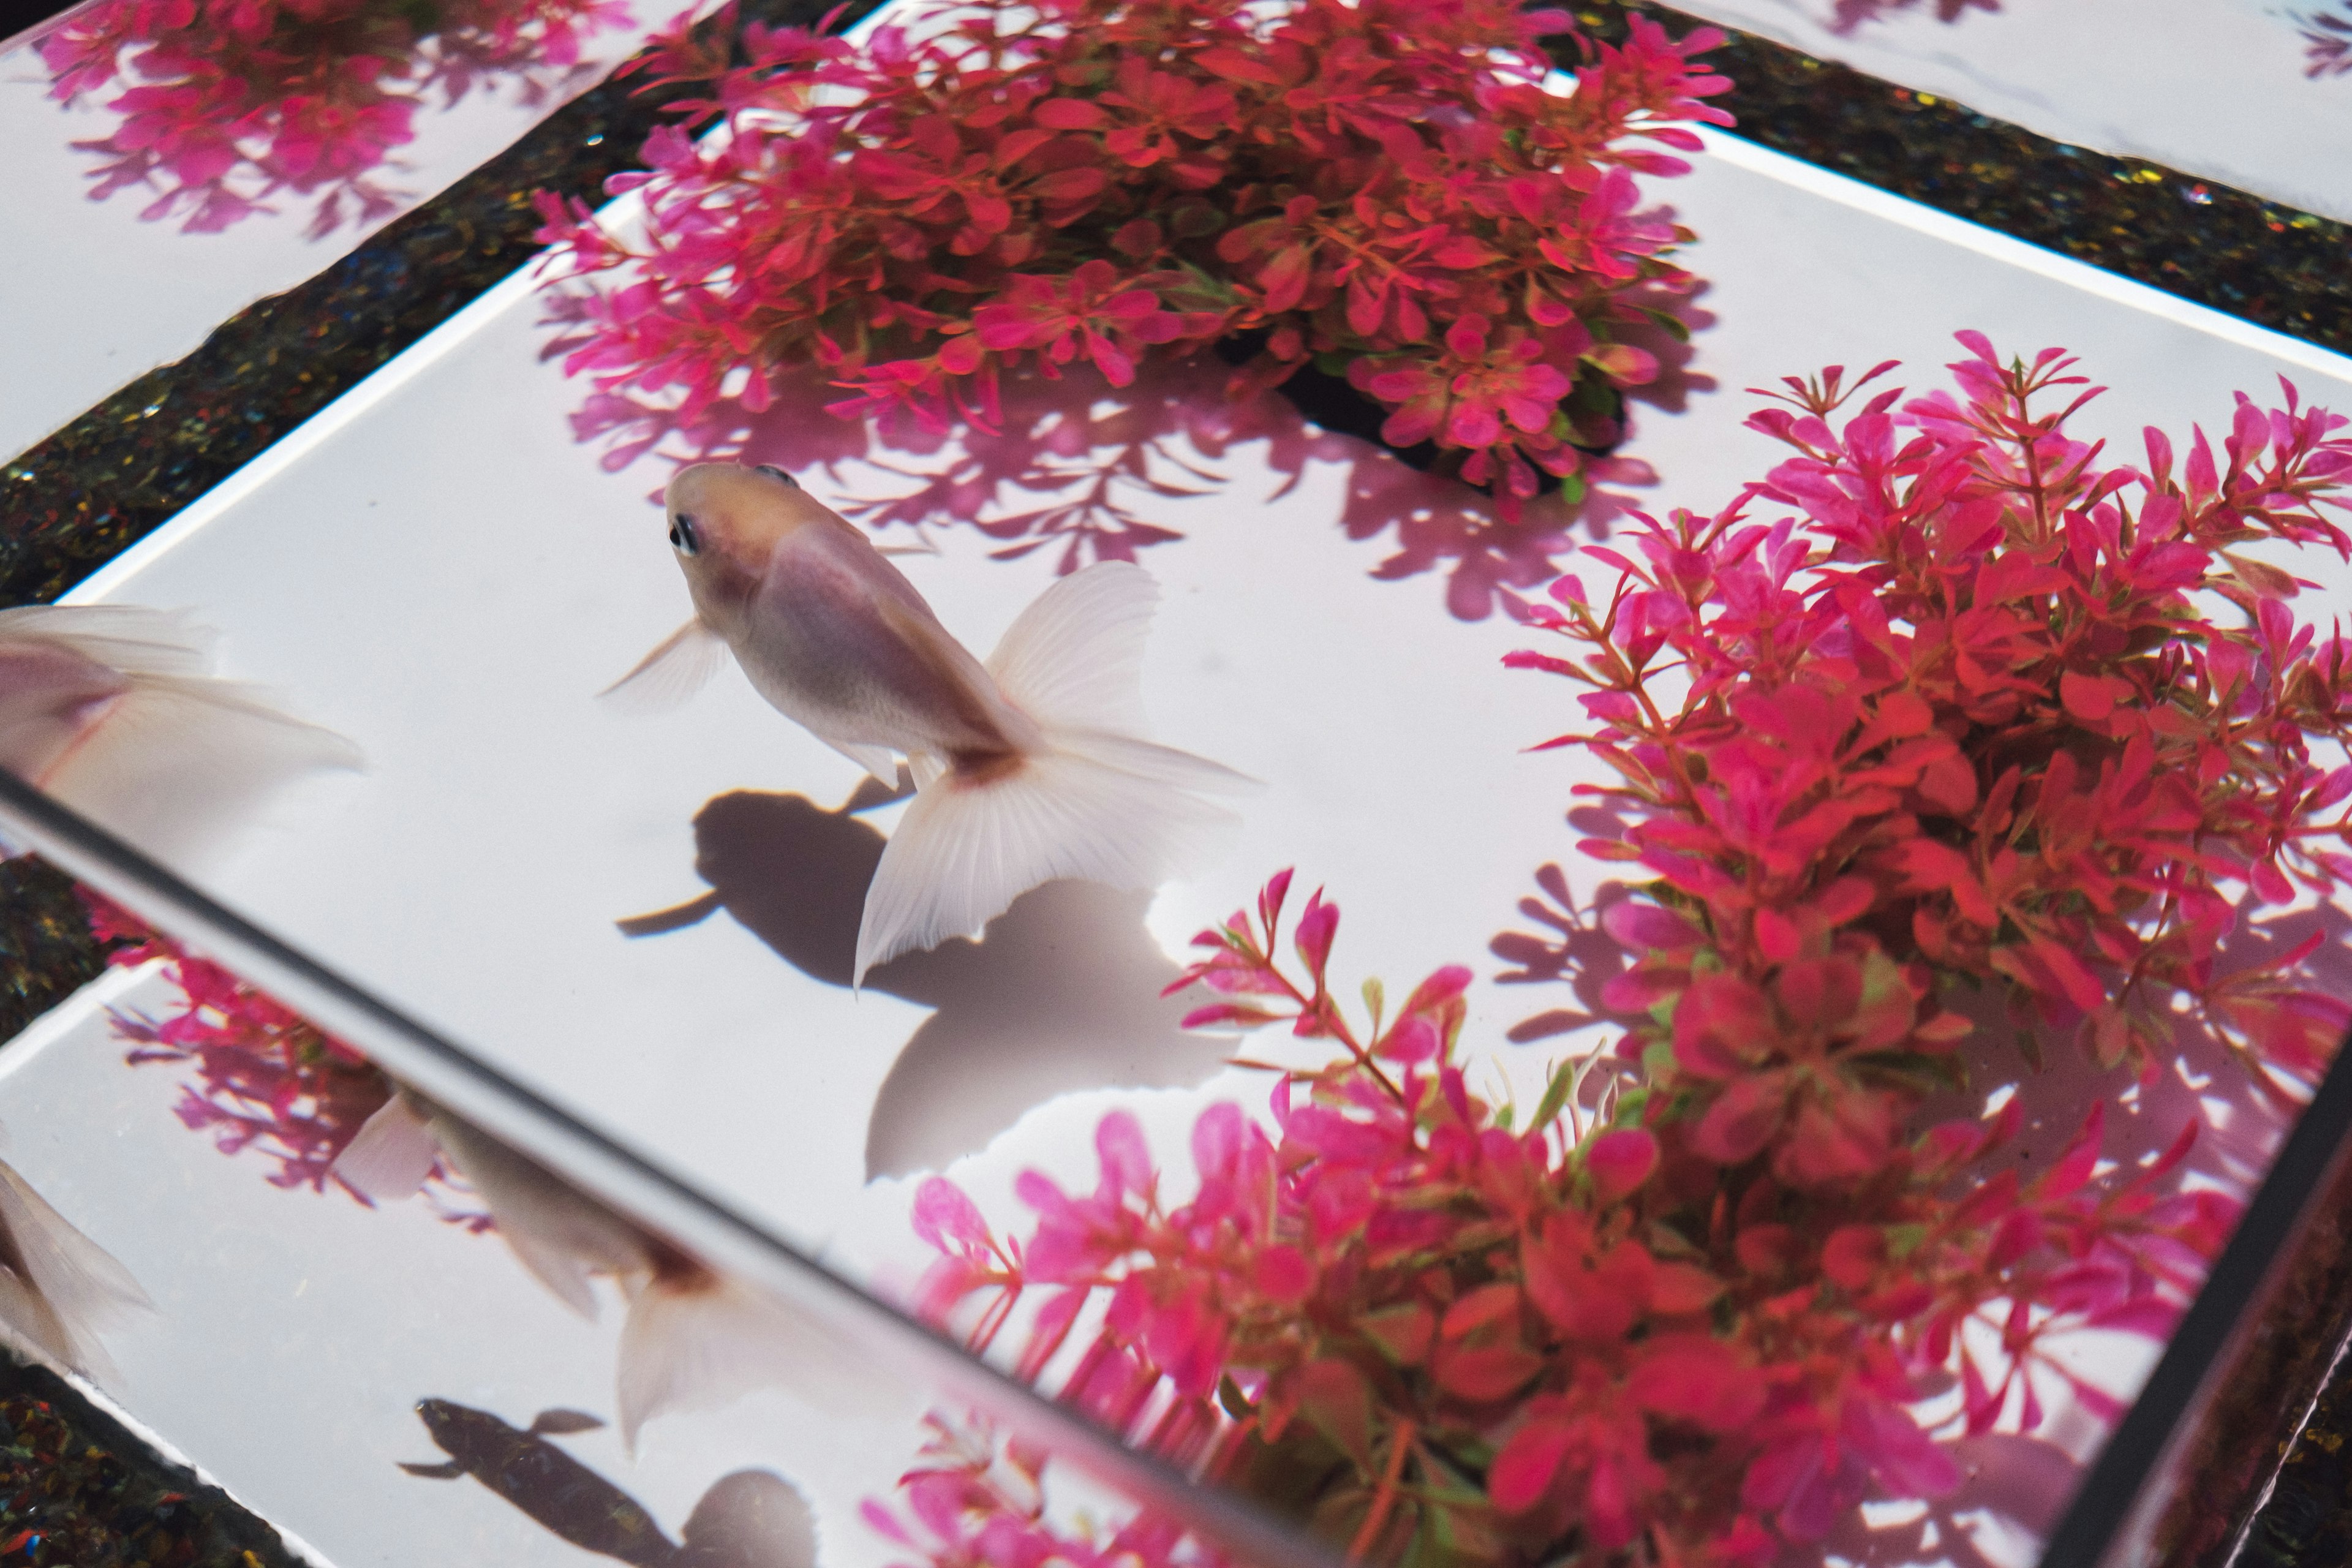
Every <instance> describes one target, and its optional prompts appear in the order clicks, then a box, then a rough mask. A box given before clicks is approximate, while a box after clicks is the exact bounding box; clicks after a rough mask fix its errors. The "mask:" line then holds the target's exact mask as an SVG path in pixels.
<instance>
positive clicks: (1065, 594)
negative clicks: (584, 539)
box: [614, 463, 1249, 982]
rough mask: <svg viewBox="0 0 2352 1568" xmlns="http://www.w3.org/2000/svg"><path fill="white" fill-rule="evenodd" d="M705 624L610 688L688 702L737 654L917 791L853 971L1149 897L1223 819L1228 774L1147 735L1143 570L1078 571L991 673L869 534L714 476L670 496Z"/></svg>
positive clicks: (743, 475)
mask: <svg viewBox="0 0 2352 1568" xmlns="http://www.w3.org/2000/svg"><path fill="white" fill-rule="evenodd" d="M664 509H665V513H666V516H667V522H668V529H669V534H670V542H671V545H672V548H673V550H674V551H675V552H676V555H677V563H678V565H679V567H680V568H681V569H682V570H683V572H684V573H685V575H686V581H687V586H688V591H689V593H690V594H691V595H692V597H693V600H694V607H695V616H694V619H693V620H691V621H689V622H688V624H687V625H686V626H683V627H681V628H679V630H678V631H677V633H676V634H674V635H673V636H672V637H670V638H669V640H668V641H667V642H665V643H664V644H663V645H662V646H661V647H657V648H656V649H655V651H654V652H653V653H652V654H650V655H648V656H647V657H646V659H645V660H644V661H643V662H642V663H641V664H639V666H638V667H637V668H636V669H635V670H633V671H631V672H630V674H629V675H627V676H625V677H624V678H623V679H622V680H621V681H620V682H619V683H618V684H617V685H616V686H615V688H614V692H615V693H616V694H621V695H624V696H625V695H627V694H628V693H629V692H630V691H631V690H632V689H645V690H647V691H649V692H650V691H659V692H662V693H664V694H666V695H674V694H677V693H678V692H681V691H685V690H690V689H692V688H693V687H694V686H696V685H698V684H699V683H700V680H701V679H704V678H706V677H707V676H708V674H709V670H710V668H712V666H713V665H714V664H715V662H716V661H717V658H718V657H719V655H720V654H721V652H722V651H723V652H724V653H730V654H732V656H733V657H734V659H735V661H736V663H737V664H738V666H740V668H741V669H742V670H743V673H744V675H745V677H746V678H747V679H750V681H751V686H752V688H753V689H755V690H757V691H758V692H759V693H760V695H761V697H763V698H765V699H766V700H768V702H769V704H770V705H771V706H772V707H774V708H775V709H776V710H778V711H779V712H782V714H783V715H784V716H785V717H787V718H789V719H791V720H793V721H794V722H796V723H798V724H800V725H801V726H802V727H803V729H806V730H807V731H809V732H810V733H811V734H813V735H814V736H816V737H817V739H819V740H821V741H823V742H825V743H826V744H828V745H830V746H832V747H834V748H835V750H837V751H839V752H843V753H844V754H845V755H846V756H848V757H849V758H850V759H851V760H852V761H854V762H856V763H858V764H859V765H861V766H863V767H864V768H866V770H867V771H868V772H869V773H873V774H874V775H875V776H876V777H877V778H878V779H881V780H882V781H883V782H885V783H893V782H895V780H896V778H897V759H898V758H899V757H904V758H905V759H906V762H907V766H908V772H909V773H911V774H912V775H913V778H914V781H915V785H916V797H915V800H914V802H913V803H912V805H909V806H908V811H907V814H906V816H905V817H904V818H903V819H902V820H901V822H900V824H899V826H898V831H897V832H896V833H895V834H893V835H892V837H891V839H890V842H889V845H888V847H887V848H886V849H885V851H884V853H883V858H882V862H881V865H880V866H879V867H878V868H877V871H876V873H875V877H874V881H873V883H872V885H871V887H870V888H869V889H868V891H867V895H866V907H865V910H864V918H863V921H862V922H861V925H860V929H859V933H858V945H857V959H856V980H858V981H861V982H862V980H863V979H864V976H865V973H866V970H867V969H869V968H871V967H872V966H873V965H874V964H876V963H882V962H884V961H886V960H887V959H889V958H891V957H893V956H895V955H896V954H898V953H900V952H906V951H908V950H909V949H911V948H922V947H929V946H932V945H935V944H936V943H938V942H940V941H942V940H944V939H946V938H948V937H950V936H961V935H967V934H971V933H973V932H976V931H978V930H979V928H980V927H981V925H982V924H983V923H984V922H985V921H987V920H989V919H990V918H992V916H994V915H996V914H998V913H1001V912H1002V911H1003V910H1004V909H1005V908H1006V907H1007V906H1008V905H1010V904H1011V903H1012V901H1013V899H1015V898H1017V897H1018V896H1019V895H1020V894H1022V893H1024V892H1025V891H1027V890H1028V889H1030V888H1033V887H1035V886H1037V885H1038V884H1039V883H1042V882H1046V881H1050V880H1053V879H1056V878H1063V877H1070V878H1077V879H1085V880H1088V881H1098V882H1105V883H1108V884H1109V885H1111V886H1113V887H1121V888H1150V887H1156V886H1157V885H1158V884H1159V882H1160V880H1162V879H1164V878H1165V877H1166V876H1167V875H1168V874H1169V872H1170V871H1171V869H1172V867H1173V864H1174V862H1175V861H1176V859H1177V858H1179V857H1180V855H1181V850H1182V848H1183V847H1184V846H1185V844H1186V843H1187V841H1189V840H1190V839H1191V838H1192V837H1193V836H1194V835H1195V834H1196V833H1197V831H1198V830H1199V829H1201V828H1202V827H1204V826H1209V825H1211V824H1213V823H1214V822H1215V821H1217V820H1218V819H1220V818H1222V817H1223V816H1225V815H1226V814H1225V813H1223V812H1222V811H1221V810H1219V809H1217V808H1215V807H1213V806H1212V805H1209V804H1208V803H1207V802H1205V801H1203V800H1202V798H1201V796H1202V795H1203V794H1214V793H1221V792H1227V791H1231V790H1233V789H1234V788H1235V787H1238V786H1246V784H1248V782H1249V781H1248V780H1246V779H1244V777H1243V776H1242V775H1240V774H1238V773H1234V772H1233V771H1232V770H1230V769H1227V768H1224V767H1222V766H1220V765H1218V764H1217V763H1211V762H1207V761H1205V760H1203V759H1202V758H1199V757H1195V756H1192V755H1190V754H1188V753H1186V752H1179V751H1174V750H1172V749H1171V748H1169V747H1165V746H1160V745H1155V744H1153V743H1152V742H1150V741H1148V740H1146V739H1144V738H1143V736H1142V734H1141V730H1142V723H1141V711H1140V709H1141V703H1140V691H1139V685H1140V670H1141V660H1142V645H1143V637H1144V634H1145V631H1146V629H1147V627H1148V625H1149V622H1150V614H1151V610H1152V608H1153V606H1154V605H1155V604H1156V602H1157V599H1158V590H1157V588H1156V587H1155V586H1154V585H1153V584H1152V582H1151V579H1150V576H1149V574H1146V573H1145V572H1144V571H1143V570H1142V569H1141V568H1140V567H1138V566H1135V565H1133V564H1131V563H1124V562H1109V563H1099V564H1097V565H1095V566H1093V567H1090V568H1088V569H1087V570H1086V571H1084V572H1080V573H1077V574H1074V575H1072V576H1069V577H1066V578H1063V579H1062V580H1061V581H1059V582H1057V583H1056V584H1054V586H1053V587H1051V588H1049V589H1047V590H1046V592H1045V594H1044V595H1041V596H1040V597H1039V598H1038V599H1037V601H1036V602H1035V603H1034V604H1032V605H1030V606H1029V608H1028V609H1027V610H1025V611H1024V612H1023V614H1022V615H1021V616H1020V617H1019V618H1018V619H1017V620H1016V621H1015V622H1014V623H1013V626H1012V628H1011V629H1010V630H1008V631H1007V632H1006V634H1005V636H1004V639H1003V642H1002V643H1001V644H999V646H998V647H997V649H996V651H995V653H994V654H993V655H992V657H991V658H989V659H988V661H987V662H986V663H984V664H983V663H982V661H981V660H980V659H978V658H974V657H973V656H972V654H971V651H970V650H969V649H967V648H966V647H964V646H963V645H962V644H961V643H960V642H958V641H957V640H956V638H955V637H954V636H953V635H952V634H950V632H949V631H948V630H947V628H946V627H945V626H942V625H941V624H940V619H939V617H938V616H936V615H934V614H933V613H932V611H931V607H930V606H929V605H928V604H926V603H925V602H924V600H923V597H922V595H921V594H920V593H919V592H918V591H917V590H916V588H915V585H914V584H912V583H910V582H908V580H907V578H906V576H905V574H902V573H901V572H899V571H898V568H897V567H896V566H894V565H893V564H891V563H890V562H889V560H888V559H887V557H885V556H884V555H883V554H882V552H880V551H879V550H877V548H876V547H875V545H874V543H873V542H872V541H870V540H869V539H867V538H866V535H865V533H864V532H863V531H860V530H859V529H857V528H856V526H855V525H853V524H851V523H849V522H847V521H845V520H844V519H842V518H841V517H839V516H838V515H836V514H835V513H834V512H833V511H831V510H828V509H827V508H825V507H824V506H823V505H822V504H820V503H819V502H818V501H816V500H814V498H812V497H810V496H809V495H808V494H807V493H806V492H805V491H803V490H802V489H800V488H799V487H798V486H797V485H796V484H794V483H793V481H792V479H789V478H788V477H786V476H785V475H784V474H783V473H782V470H781V469H775V468H741V467H738V466H736V465H733V464H726V463H698V464H696V465H694V466H692V467H689V468H685V469H682V470H680V472H679V473H678V474H677V477H676V478H675V479H672V480H671V481H670V484H669V488H668V489H667V492H666V493H665V496H664Z"/></svg>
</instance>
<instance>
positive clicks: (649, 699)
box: [596, 616, 727, 713]
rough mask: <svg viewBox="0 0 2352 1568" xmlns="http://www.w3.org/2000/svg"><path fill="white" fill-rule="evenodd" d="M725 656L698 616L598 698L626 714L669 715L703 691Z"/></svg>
mask: <svg viewBox="0 0 2352 1568" xmlns="http://www.w3.org/2000/svg"><path fill="white" fill-rule="evenodd" d="M726 657H727V645H726V643H724V642H723V641H721V640H720V639H719V635H718V634H717V633H716V632H713V631H712V630H711V629H710V628H709V626H704V625H703V624H702V617H700V616H696V617H695V618H694V619H693V620H690V621H688V622H687V623H686V625H684V626H680V627H678V628H677V630H676V631H674V632H672V633H670V634H669V636H668V637H665V638H663V639H662V644H661V646H660V647H656V649H654V651H653V652H651V653H649V654H647V655H646V657H645V658H641V659H639V660H638V661H637V667H636V668H635V669H633V670H631V671H629V673H628V674H626V675H625V676H623V677H621V679H618V680H616V681H614V682H613V684H612V685H610V686H608V687H606V688H604V690H602V691H600V692H598V693H596V696H597V699H598V700H600V701H604V702H609V703H611V704H612V705H613V706H614V707H615V708H617V709H620V710H622V711H624V712H628V713H666V712H667V711H669V710H671V709H673V708H676V707H677V706H678V705H679V704H680V703H683V702H684V701H685V700H687V699H688V698H689V697H691V696H693V695H694V694H695V693H696V692H698V691H699V690H701V689H702V688H703V686H704V684H705V683H706V682H708V681H709V679H710V678H711V677H712V676H714V675H716V674H718V673H719V665H720V664H721V663H722V662H724V661H725V659H726Z"/></svg>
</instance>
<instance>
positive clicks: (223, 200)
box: [37, 0, 628, 238]
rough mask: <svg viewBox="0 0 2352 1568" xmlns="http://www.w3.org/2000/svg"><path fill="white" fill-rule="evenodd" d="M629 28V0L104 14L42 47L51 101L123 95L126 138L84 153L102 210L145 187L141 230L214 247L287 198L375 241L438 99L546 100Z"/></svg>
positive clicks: (319, 231) (224, 5)
mask: <svg viewBox="0 0 2352 1568" xmlns="http://www.w3.org/2000/svg"><path fill="white" fill-rule="evenodd" d="M627 21H628V11H627V9H626V7H625V6H624V5H621V4H620V3H619V0H301V3H299V4H298V3H292V0H99V3H98V4H97V5H91V6H88V7H85V8H83V9H81V10H79V11H77V12H75V13H74V14H73V15H72V16H68V18H67V19H66V20H65V21H63V22H62V23H60V24H59V25H58V27H57V28H56V30H55V31H53V32H51V33H49V34H48V35H47V37H44V38H42V39H41V41H40V43H39V44H38V45H37V48H38V50H39V52H40V56H41V60H42V63H43V64H44V65H46V66H47V68H48V70H49V73H50V79H51V96H52V97H55V98H58V99H59V100H64V101H67V102H72V101H74V100H77V99H79V98H82V97H84V96H85V95H89V94H95V93H100V92H104V91H109V90H112V89H115V88H118V87H119V88H121V91H120V92H119V93H117V94H116V95H115V96H114V97H113V98H110V99H109V100H107V101H106V107H107V108H108V109H110V110H112V111H114V112H115V113H118V114H120V115H121V116H122V123H121V126H120V127H119V128H118V129H117V130H116V131H115V132H114V133H113V134H112V135H110V136H108V137H105V138H103V139H102V140H99V141H93V142H77V143H75V145H76V146H78V147H79V148H81V149H83V150H84V151H86V152H90V153H98V154H100V155H102V156H103V157H105V158H106V159H108V160H109V161H108V162H106V163H103V164H101V165H100V167H99V169H98V170H97V171H96V174H95V175H94V177H95V178H96V180H97V181H98V184H97V185H96V187H95V188H94V189H93V190H92V191H91V192H90V195H91V198H92V199H93V200H103V199H105V198H106V197H108V196H110V195H113V194H114V193H115V192H117V191H119V190H122V189H124V188H126V187H129V186H134V185H143V186H145V187H147V188H148V189H150V190H152V191H154V192H155V193H156V195H155V199H154V200H153V201H152V202H151V203H150V204H149V205H148V206H147V207H146V209H145V210H144V211H143V212H142V213H141V214H140V216H142V218H148V219H160V218H163V217H168V216H172V215H173V214H174V213H184V215H185V217H184V222H183V223H182V225H181V227H182V228H183V229H184V230H186V231H187V232H189V233H191V234H212V233H216V232H218V231H219V230H221V229H224V228H226V227H227V226H229V225H231V224H233V223H236V222H237V221H239V220H240V219H243V218H245V217H247V216H251V215H253V214H254V213H257V212H266V211H268V210H270V209H269V208H268V206H267V205H265V204H266V203H268V201H269V200H270V198H271V197H273V196H275V195H278V193H279V192H281V191H290V192H292V193H293V194H294V195H299V196H304V197H310V196H316V197H317V205H316V207H315V209H314V212H313V215H312V218H311V223H310V236H311V237H313V238H317V237H320V236H323V235H325V234H328V233H330V232H331V231H332V230H333V229H335V228H336V227H337V226H339V225H341V223H342V222H343V220H344V218H345V216H346V207H347V205H348V206H349V208H350V209H351V210H350V214H349V216H351V217H352V219H353V220H354V221H356V222H357V223H359V224H361V225H362V226H365V225H369V224H373V223H377V222H380V221H382V220H383V218H385V217H387V216H390V215H391V214H392V212H393V211H394V209H395V208H396V207H397V205H399V202H398V197H397V196H396V195H394V193H393V192H391V191H389V190H387V189H385V188H384V187H383V185H381V184H377V183H376V181H375V179H374V178H373V176H374V175H375V174H376V173H377V171H378V170H379V169H381V168H382V167H383V164H384V163H385V162H386V161H387V160H388V159H389V158H390V157H391V156H392V150H393V149H394V147H397V146H400V145H402V144H404V143H405V142H409V141H411V140H413V139H414V137H415V132H414V130H413V129H412V126H413V122H414V121H415V114H416V110H417V109H418V108H419V107H420V106H422V105H423V104H424V102H425V100H426V97H427V95H429V94H430V93H432V92H433V91H434V90H435V89H439V90H440V92H441V94H442V96H443V99H444V101H445V102H446V103H450V104H454V103H456V102H457V100H459V99H461V98H463V97H465V96H466V94H467V92H469V91H471V90H473V89H476V88H477V87H480V86H484V85H487V83H488V82H490V81H493V80H495V79H499V78H501V77H506V78H512V79H516V80H518V81H519V82H520V86H521V90H522V92H523V95H524V99H525V101H527V102H535V101H537V100H540V99H541V98H543V97H544V96H546V94H547V93H548V92H549V91H550V89H552V88H554V87H555V86H556V85H557V84H558V83H559V82H561V81H562V80H565V79H569V78H570V77H571V76H572V75H573V74H574V73H575V71H576V69H577V68H579V62H580V43H581V40H582V39H583V38H584V37H588V36H589V35H591V34H593V33H595V32H596V31H598V30H599V29H601V28H604V27H612V26H625V24H626V23H627Z"/></svg>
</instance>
